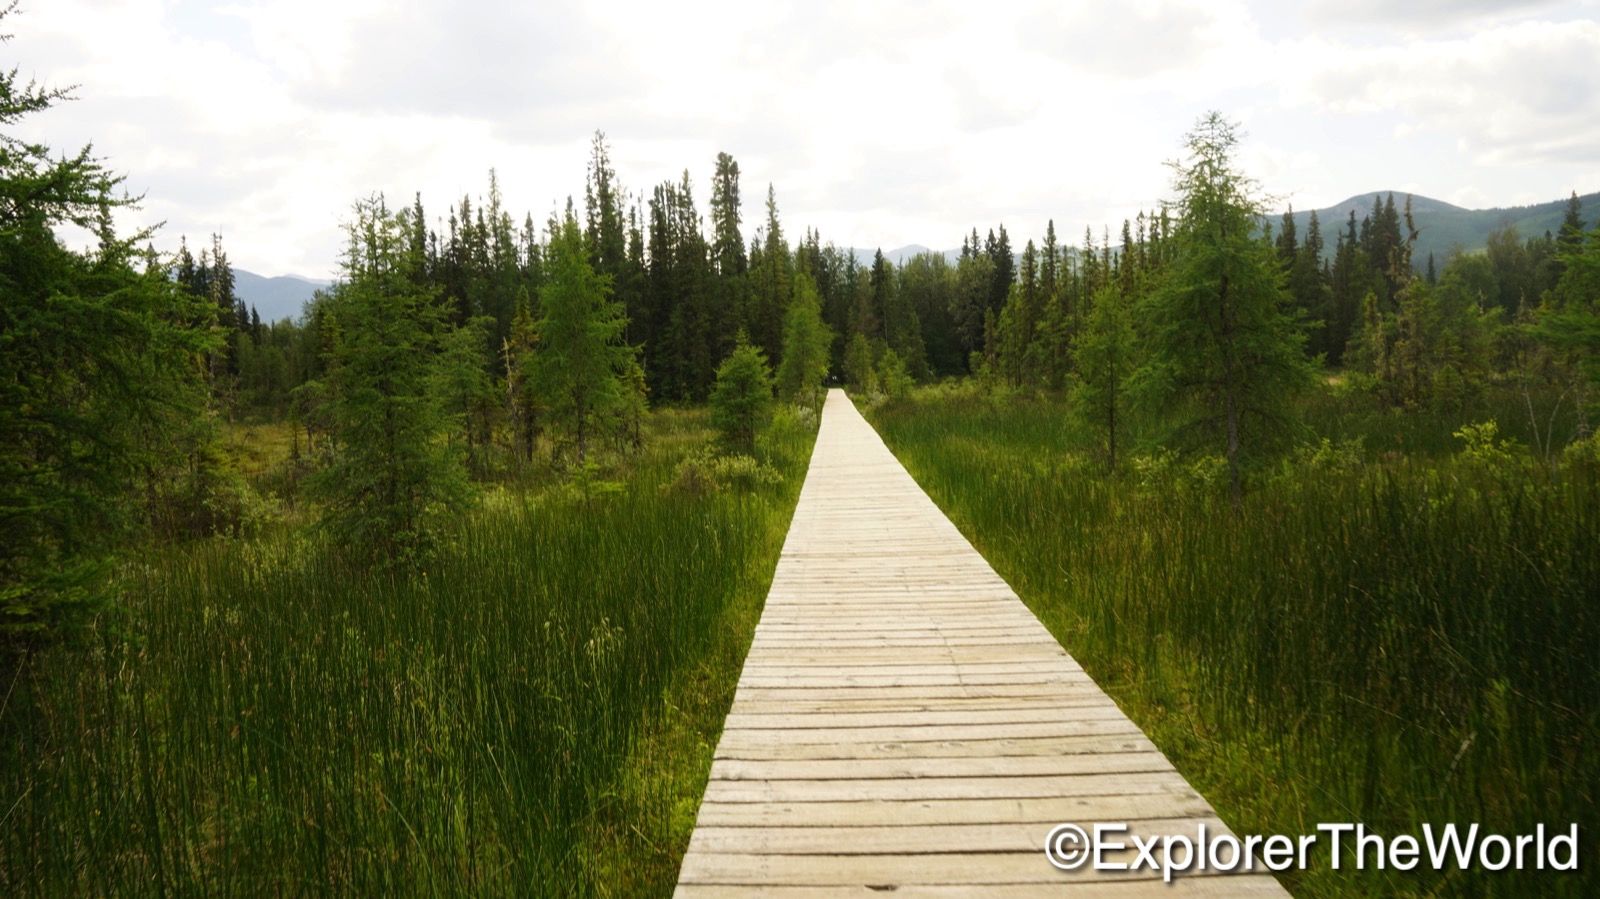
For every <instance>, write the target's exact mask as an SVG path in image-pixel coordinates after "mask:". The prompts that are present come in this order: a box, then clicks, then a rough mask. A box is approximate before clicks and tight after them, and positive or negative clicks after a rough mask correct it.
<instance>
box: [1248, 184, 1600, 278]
mask: <svg viewBox="0 0 1600 899" xmlns="http://www.w3.org/2000/svg"><path fill="white" fill-rule="evenodd" d="M1389 193H1390V191H1377V192H1375V193H1370V194H1361V195H1359V196H1354V197H1351V198H1350V199H1348V200H1345V201H1344V202H1343V203H1339V204H1337V205H1335V206H1330V207H1328V208H1327V209H1318V210H1317V224H1318V225H1320V226H1321V228H1322V240H1323V243H1324V245H1325V247H1326V248H1325V250H1324V252H1325V254H1326V255H1327V256H1328V258H1330V259H1331V258H1332V257H1333V250H1334V246H1335V244H1336V237H1337V234H1338V232H1339V231H1341V230H1343V229H1344V228H1345V226H1346V224H1347V223H1348V221H1349V218H1350V213H1351V212H1354V213H1355V214H1356V227H1357V229H1359V228H1360V227H1361V219H1362V218H1363V217H1365V216H1368V215H1371V214H1372V204H1373V201H1374V200H1381V199H1382V198H1385V197H1387V196H1388V195H1389ZM1393 193H1394V206H1395V209H1396V210H1398V211H1399V212H1400V213H1401V215H1404V214H1405V206H1406V194H1405V192H1404V191H1398V190H1397V191H1394V192H1393ZM1578 201H1579V202H1580V203H1582V204H1583V209H1584V216H1583V217H1584V219H1585V220H1587V221H1590V222H1593V221H1594V220H1595V219H1596V218H1597V217H1600V216H1597V213H1600V193H1593V194H1589V195H1587V196H1582V197H1579V198H1578ZM1566 212H1567V199H1566V198H1565V197H1563V198H1562V199H1559V200H1551V201H1550V202H1548V203H1540V204H1538V205H1536V206H1512V207H1508V208H1504V209H1463V208H1461V207H1460V206H1453V205H1451V204H1449V203H1446V202H1444V201H1443V200H1434V199H1431V198H1429V197H1424V196H1419V195H1417V194H1412V195H1411V217H1412V219H1413V220H1414V221H1415V222H1416V226H1417V232H1418V234H1417V243H1416V246H1415V247H1413V248H1412V251H1411V260H1412V262H1413V263H1414V264H1415V265H1416V266H1417V268H1422V267H1424V266H1426V265H1427V264H1428V254H1429V253H1432V254H1434V259H1435V261H1436V262H1437V263H1438V264H1439V265H1441V266H1442V265H1444V261H1445V259H1447V258H1448V257H1449V256H1450V254H1451V253H1452V252H1454V251H1456V250H1460V251H1462V252H1466V253H1471V252H1475V251H1477V250H1481V249H1483V248H1484V247H1486V246H1488V245H1489V232H1491V231H1493V230H1495V229H1496V228H1499V227H1501V226H1503V225H1507V224H1511V225H1515V226H1516V228H1517V231H1518V233H1520V234H1521V235H1522V237H1523V239H1524V240H1526V239H1527V238H1529V237H1537V236H1539V235H1541V234H1543V233H1544V232H1546V231H1549V232H1550V233H1551V234H1554V233H1556V231H1558V230H1560V228H1561V219H1562V217H1563V216H1564V215H1566ZM1310 221H1311V212H1310V211H1309V210H1307V211H1304V212H1302V211H1300V210H1296V211H1295V214H1294V223H1295V233H1296V234H1298V235H1299V236H1300V237H1301V239H1304V237H1305V233H1306V225H1307V223H1308V222H1310ZM1282 223H1283V216H1282V214H1281V213H1280V214H1278V215H1276V216H1273V218H1272V229H1273V232H1274V233H1276V232H1277V230H1278V229H1279V228H1281V227H1282ZM1402 227H1404V226H1403V225H1402Z"/></svg>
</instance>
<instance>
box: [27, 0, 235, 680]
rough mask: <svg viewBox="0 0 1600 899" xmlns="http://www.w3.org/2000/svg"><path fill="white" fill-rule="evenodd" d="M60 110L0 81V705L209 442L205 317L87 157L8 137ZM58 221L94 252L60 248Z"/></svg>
mask: <svg viewBox="0 0 1600 899" xmlns="http://www.w3.org/2000/svg"><path fill="white" fill-rule="evenodd" d="M14 10H15V5H14V4H12V5H5V6H0V20H3V19H4V18H5V17H6V16H7V15H9V14H11V13H12V12H13V11H14ZM66 99H70V95H69V93H68V91H66V90H61V89H51V88H43V87H40V86H38V85H37V84H36V83H34V82H31V81H30V82H27V83H23V82H21V81H19V79H18V73H17V70H16V69H14V68H13V69H11V70H10V71H0V298H3V301H0V695H3V696H14V695H15V694H13V693H12V692H11V686H12V683H11V678H12V677H13V676H14V675H15V674H17V673H18V672H19V668H18V666H17V664H16V661H17V660H16V658H15V655H16V654H19V653H26V652H27V651H28V650H30V649H31V648H32V647H34V646H37V645H39V644H41V643H43V642H47V641H49V640H52V639H55V638H58V637H63V638H64V637H70V636H72V635H74V634H77V633H80V632H81V631H80V626H81V625H82V624H83V623H84V622H86V621H87V620H88V618H89V616H90V615H91V614H92V613H93V612H94V611H95V610H96V609H97V608H99V607H100V606H101V605H102V604H103V603H104V602H105V601H107V600H108V599H109V598H110V597H109V593H108V592H107V591H106V590H105V589H104V588H103V582H102V580H101V579H100V578H99V576H98V575H99V574H100V573H101V572H102V571H103V570H104V569H103V568H102V566H101V564H100V562H101V559H102V558H103V553H105V552H106V551H107V550H109V549H110V547H111V546H112V545H114V543H115V542H116V541H117V540H118V539H119V538H121V537H124V536H127V535H128V534H129V533H131V532H132V531H133V529H134V528H136V527H138V526H140V525H141V524H145V523H147V522H148V512H149V509H148V506H147V505H146V503H145V501H146V500H147V499H148V498H149V490H150V488H151V486H152V484H153V483H154V482H155V481H156V480H157V479H158V478H161V477H162V476H163V474H164V471H165V469H167V468H168V467H170V466H171V465H172V464H173V460H175V459H176V460H181V461H179V463H178V464H179V465H183V464H186V463H187V462H188V461H189V459H190V458H194V457H195V456H196V455H197V454H198V452H199V451H202V450H204V449H205V448H206V443H207V440H208V438H209V437H210V436H211V433H212V432H211V428H210V426H211V422H210V420H209V418H208V416H207V413H206V409H205V406H206V385H205V381H204V377H203V369H202V367H201V360H202V359H203V357H204V356H205V354H207V353H209V352H211V351H212V350H214V349H215V348H216V347H217V346H219V340H218V337H219V335H218V334H217V333H216V332H215V330H214V329H213V326H214V323H215V321H216V314H215V311H214V310H213V309H212V308H209V307H208V306H207V305H206V304H205V303H204V302H203V301H202V300H200V299H199V298H197V297H196V296H195V295H193V294H192V293H190V292H189V291H188V290H186V289H184V288H182V287H180V285H179V284H178V283H177V282H176V281H174V279H173V277H172V271H171V269H170V268H169V266H168V265H166V264H165V263H164V262H163V261H161V260H160V259H158V258H156V257H155V256H154V254H153V253H148V252H142V251H141V250H140V249H139V247H141V246H144V245H147V242H148V240H149V238H150V236H151V232H150V231H148V230H146V231H140V232H136V233H133V234H131V235H126V236H119V235H118V234H117V233H116V230H115V228H114V227H113V223H112V213H113V212H114V211H116V210H119V209H127V208H133V206H134V203H133V201H132V200H130V199H128V198H127V197H126V195H125V194H123V193H122V190H121V185H122V178H120V177H118V176H116V175H113V174H112V173H111V172H110V171H109V170H108V169H107V168H106V167H105V166H104V164H103V163H102V161H101V160H100V159H97V158H95V157H94V156H93V155H92V153H91V151H90V148H89V147H87V146H85V147H84V148H83V149H81V150H78V151H77V152H73V153H60V154H58V153H56V152H54V151H52V150H51V148H50V147H49V146H48V145H47V144H46V143H45V142H44V141H43V139H42V138H38V137H26V138H25V137H21V136H18V135H17V134H16V133H15V132H14V130H13V129H14V128H15V127H16V126H17V125H18V124H19V123H21V122H23V121H24V120H25V119H26V118H27V117H29V116H31V115H32V114H34V113H38V112H44V111H46V110H48V109H49V108H51V107H52V106H54V105H55V104H56V103H58V102H59V101H62V100H66ZM35 133H37V132H35ZM66 225H77V226H78V227H80V228H84V229H86V230H88V231H89V232H90V233H91V234H93V235H94V237H95V239H96V241H97V246H96V247H95V248H94V249H93V250H90V251H88V252H87V253H77V252H73V251H70V250H68V249H66V247H65V246H64V244H63V242H62V241H61V240H59V239H58V238H57V237H56V234H55V231H56V229H57V228H60V227H62V226H66Z"/></svg>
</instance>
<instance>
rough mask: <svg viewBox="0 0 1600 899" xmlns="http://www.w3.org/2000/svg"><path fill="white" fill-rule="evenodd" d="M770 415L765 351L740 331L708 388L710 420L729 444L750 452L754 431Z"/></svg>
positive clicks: (770, 381)
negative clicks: (715, 378)
mask: <svg viewBox="0 0 1600 899" xmlns="http://www.w3.org/2000/svg"><path fill="white" fill-rule="evenodd" d="M771 417H772V368H771V366H769V365H767V355H766V354H765V353H763V352H761V350H760V349H759V348H758V347H755V346H752V345H751V344H750V343H749V341H748V340H746V339H745V335H744V332H742V331H741V332H740V333H739V335H738V340H737V341H736V343H735V346H734V350H733V352H732V353H731V354H729V356H728V358H727V359H725V360H723V362H722V364H721V365H720V366H718V367H717V380H716V384H715V386H713V387H712V389H711V424H712V426H714V427H715V428H716V429H717V431H718V432H719V433H720V434H721V435H722V439H723V441H724V442H725V443H726V444H727V445H728V446H729V447H731V448H733V449H735V450H738V451H740V452H744V453H753V452H755V448H756V433H757V432H758V431H760V430H761V429H762V428H763V427H765V426H766V423H767V421H768V420H770V419H771Z"/></svg>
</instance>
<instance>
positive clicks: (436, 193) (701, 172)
mask: <svg viewBox="0 0 1600 899" xmlns="http://www.w3.org/2000/svg"><path fill="white" fill-rule="evenodd" d="M1265 3H1266V0H1223V2H1203V0H1130V2H1126V3H1122V4H1103V3H1090V2H1085V0H1080V2H1071V0H1069V2H1064V3H1063V2H1051V0H1016V2H1010V0H991V2H988V3H983V4H975V3H971V2H964V3H962V2H954V0H941V2H938V3H934V4H925V3H912V2H908V0H897V2H893V3H872V4H861V3H853V2H844V0H829V2H823V3H817V2H811V3H803V4H802V3H800V2H798V0H790V2H777V3H766V4H762V3H748V2H733V0H717V2H715V3H711V4H697V5H696V6H695V7H694V8H693V9H685V8H683V7H682V6H681V5H673V4H661V3H622V4H618V3H611V4H605V5H594V4H589V5H583V6H574V5H571V4H567V5H565V6H560V5H555V4H535V5H529V4H523V3H511V2H495V3H489V4H478V3H473V4H461V3H447V2H444V0H341V2H337V3H328V2H326V0H232V2H230V3H226V4H213V5H206V4H205V3H203V2H196V0H96V2H92V3H91V2H90V0H51V2H50V3H48V4H41V5H40V8H39V9H38V10H34V11H29V12H28V13H26V14H24V15H20V16H17V17H15V18H14V19H8V20H7V22H6V25H7V26H8V29H7V30H10V31H13V32H15V33H16V34H17V38H16V40H15V41H13V42H12V43H10V44H8V45H6V46H7V48H8V50H10V51H12V52H13V53H14V54H16V58H17V59H18V61H19V62H20V63H21V65H22V69H23V72H24V73H28V72H32V71H37V72H38V74H39V76H40V78H41V79H42V80H45V81H47V82H51V83H74V82H75V83H79V84H81V85H82V86H81V88H80V90H79V91H78V95H79V96H80V97H81V98H82V99H81V100H80V101H79V102H76V103H72V104H67V105H65V106H63V107H62V108H60V109H58V110H53V111H52V112H51V113H49V114H48V116H42V117H39V121H38V123H37V124H34V123H29V125H28V126H27V127H28V128H30V129H33V130H31V131H27V132H26V133H28V134H29V136H39V137H44V138H45V139H47V140H48V142H49V143H50V144H51V145H52V146H54V147H56V148H57V149H63V150H65V149H75V148H76V147H78V146H81V145H82V144H84V143H86V142H89V141H91V140H92V141H94V143H95V146H96V148H97V150H98V151H100V152H102V153H103V154H105V155H107V156H108V157H109V159H110V163H111V164H112V166H113V167H114V168H116V169H117V170H120V171H127V172H128V173H129V186H130V188H132V189H133V190H135V191H136V192H137V191H144V192H146V193H147V200H146V209H145V211H144V213H142V217H141V218H140V219H139V221H142V222H153V221H156V220H160V219H165V220H167V221H168V225H167V228H166V229H165V231H164V234H165V235H166V243H167V244H169V245H174V246H175V245H176V242H177V236H178V235H179V234H183V233H187V234H189V235H190V237H191V238H192V239H198V238H203V237H204V235H206V234H209V233H210V232H211V231H221V232H222V234H223V236H224V240H225V242H226V245H227V246H228V248H229V252H230V254H231V255H232V257H233V258H234V260H235V262H236V263H237V264H240V265H242V266H244V267H247V268H251V269H252V270H260V271H262V272H264V273H267V274H272V273H275V272H279V271H291V270H293V271H300V272H303V273H306V274H313V275H316V274H326V273H327V272H328V270H329V269H330V268H332V267H333V266H334V265H335V264H336V260H337V257H338V251H339V245H340V240H339V234H338V222H339V220H340V218H341V217H342V216H343V215H345V214H346V212H347V210H348V209H349V206H350V203H351V202H352V200H354V199H355V198H356V197H358V196H364V195H366V194H368V193H370V192H375V191H383V192H385V193H387V194H388V195H389V196H390V197H391V198H392V199H394V200H395V201H396V202H409V200H410V197H411V194H412V193H413V192H414V191H418V190H420V191H422V193H423V196H424V200H425V202H426V204H427V207H428V210H429V213H430V215H442V214H444V212H445V211H446V207H447V206H448V205H451V204H454V203H456V202H458V201H459V200H460V198H461V197H462V196H463V195H468V194H470V195H471V196H473V197H477V196H478V195H480V194H482V193H483V192H484V190H485V189H486V185H487V171H488V169H489V168H490V167H491V166H493V167H496V168H497V170H498V173H499V178H500V183H501V187H502V190H503V193H504V195H505V197H506V201H507V203H508V205H509V206H510V208H511V209H512V211H513V214H514V215H517V216H518V217H519V218H520V216H521V214H522V212H523V211H524V210H531V211H532V213H533V216H534V218H535V220H536V221H541V222H542V221H543V219H544V218H545V215H546V214H547V213H548V212H549V210H550V209H551V208H552V207H557V206H560V205H562V204H563V203H564V201H565V198H566V197H567V196H568V195H572V196H574V197H575V198H578V199H579V200H580V201H581V194H582V190H583V178H584V171H585V162H586V160H587V156H588V144H589V138H590V135H591V134H592V133H593V131H594V130H595V129H597V128H598V129H603V130H604V131H605V132H606V134H607V135H608V138H609V140H610V144H611V148H612V159H613V162H614V163H615V165H616V167H617V169H618V172H619V174H620V176H621V180H622V182H623V185H624V186H625V187H626V188H627V189H628V190H630V191H632V192H634V193H635V194H646V195H647V194H648V192H649V191H650V189H651V188H652V187H653V186H654V185H655V184H657V183H659V182H660V181H662V180H668V179H670V180H672V181H677V180H678V178H679V177H680V176H681V174H682V172H683V170H684V169H686V168H687V169H688V170H689V171H690V174H691V177H692V179H693V180H694V183H695V187H696V194H697V197H698V200H699V202H700V204H701V207H702V209H704V207H705V205H706V202H707V199H708V196H707V191H708V182H709V177H710V173H711V170H712V165H713V160H714V158H715V155H716V153H717V152H718V151H727V152H729V153H731V154H733V156H734V157H735V158H736V159H738V161H739V164H740V168H741V170H742V172H743V177H744V184H743V194H744V197H745V222H746V228H745V230H746V235H747V236H748V235H749V234H751V233H753V232H754V229H755V225H756V224H758V223H759V222H760V221H761V220H762V218H763V217H764V214H763V210H762V203H763V201H764V199H765V194H766V186H767V184H768V183H769V182H771V183H774V184H775V185H776V187H777V194H778V202H779V206H780V208H781V210H782V212H783V217H784V224H785V228H786V231H787V232H788V233H789V234H790V235H791V236H793V237H798V236H799V235H800V234H801V233H803V231H804V229H805V228H806V227H807V226H813V227H817V228H819V229H821V231H822V235H823V239H824V240H834V241H836V242H837V243H839V244H841V245H845V244H855V245H858V246H874V245H878V244H881V245H883V246H885V247H890V246H896V245H901V244H905V243H913V242H915V243H923V244H927V245H930V246H953V245H955V244H956V243H957V242H958V241H959V239H960V236H961V235H962V234H963V233H965V232H966V231H967V230H968V229H970V228H971V227H972V226H974V225H977V226H979V227H980V230H983V231H987V230H988V228H989V227H991V226H992V225H994V224H996V223H998V222H999V221H1002V220H1003V221H1005V222H1006V223H1007V226H1008V229H1009V230H1010V231H1011V232H1012V234H1013V236H1014V238H1015V240H1016V242H1017V244H1018V245H1019V246H1020V245H1021V244H1022V243H1023V242H1025V241H1026V239H1027V238H1028V237H1029V236H1035V237H1037V236H1038V235H1039V234H1041V233H1042V232H1043V228H1044V223H1045V221H1046V220H1047V219H1049V218H1054V219H1055V221H1056V225H1057V230H1058V232H1059V233H1060V234H1062V235H1063V238H1064V239H1068V240H1071V241H1074V242H1075V241H1076V240H1077V239H1078V237H1079V236H1081V233H1082V231H1083V228H1084V226H1085V225H1091V226H1092V227H1093V228H1094V230H1095V232H1096V233H1097V234H1098V233H1099V230H1100V228H1101V226H1102V225H1109V226H1110V227H1111V228H1112V230H1113V231H1115V230H1116V228H1117V227H1118V226H1119V225H1120V223H1121V219H1122V218H1124V217H1131V216H1132V215H1134V214H1136V213H1137V212H1138V211H1139V210H1140V209H1149V208H1150V207H1151V206H1153V205H1154V204H1155V203H1156V202H1157V201H1158V200H1160V199H1161V198H1162V197H1164V196H1167V195H1168V194H1169V172H1168V171H1167V169H1166V168H1165V167H1163V166H1162V164H1161V163H1162V162H1163V161H1164V160H1166V159H1170V158H1172V157H1174V156H1176V155H1177V153H1178V150H1179V144H1180V141H1181V137H1182V134H1183V132H1184V131H1185V130H1187V128H1188V127H1189V126H1190V125H1191V124H1192V123H1193V122H1194V120H1195V119H1196V117H1197V116H1199V115H1200V114H1201V113H1203V112H1205V111H1206V110H1208V109H1213V108H1215V109H1220V110H1222V111H1223V112H1224V113H1225V114H1227V115H1229V116H1230V117H1233V118H1236V119H1241V120H1242V121H1243V122H1244V123H1245V126H1246V131H1247V132H1249V133H1250V137H1249V139H1248V140H1247V141H1246V143H1245V145H1244V148H1243V150H1244V156H1243V161H1244V163H1245V164H1246V167H1247V170H1248V171H1250V173H1251V174H1253V175H1254V176H1255V177H1257V178H1258V179H1259V180H1260V181H1261V182H1262V184H1263V187H1264V188H1265V189H1267V190H1268V191H1269V192H1275V193H1284V194H1289V193H1293V194H1295V197H1294V199H1295V204H1296V206H1297V207H1298V206H1304V205H1306V199H1304V197H1306V196H1308V195H1313V196H1318V197H1323V196H1325V197H1326V199H1327V201H1328V202H1333V201H1337V200H1340V199H1343V198H1344V197H1345V196H1348V195H1350V194H1354V193H1359V192H1363V191H1367V190H1372V189H1378V188H1387V187H1391V186H1394V185H1397V184H1407V183H1417V184H1420V185H1422V186H1423V187H1431V189H1432V190H1433V191H1434V194H1433V195H1438V196H1446V197H1466V196H1471V197H1483V198H1484V199H1485V202H1491V203H1493V204H1495V205H1502V204H1504V203H1506V202H1510V201H1512V200H1513V199H1514V198H1520V197H1521V196H1523V195H1524V194H1528V193H1531V194H1532V195H1534V196H1535V197H1543V196H1545V195H1547V194H1548V195H1549V196H1551V197H1555V196H1564V195H1565V194H1566V192H1567V190H1569V189H1573V188H1576V189H1578V190H1580V192H1582V191H1587V190H1594V189H1600V182H1597V181H1596V179H1597V178H1600V151H1596V150H1595V149H1594V148H1595V147H1600V80H1597V79H1600V75H1597V72H1600V70H1597V69H1596V67H1595V66H1594V65H1593V60H1594V59H1595V58H1600V25H1597V24H1596V22H1595V21H1594V18H1595V17H1594V16H1593V14H1592V13H1593V10H1594V9H1595V8H1596V2H1595V0H1564V2H1551V3H1542V4H1541V3H1533V4H1524V3H1496V2H1487V0H1483V2H1478V0H1467V2H1460V3H1457V2H1449V3H1446V2H1443V0H1428V2H1425V3H1423V4H1421V5H1420V6H1419V5H1417V4H1409V5H1396V4H1389V3H1382V4H1380V3H1377V2H1376V0H1340V3H1339V4H1322V3H1315V2H1314V3H1311V4H1309V5H1303V6H1301V7H1298V8H1296V9H1289V10H1287V11H1286V10H1284V9H1283V8H1282V7H1281V6H1278V5H1273V6H1270V7H1269V6H1267V5H1265ZM1252 4H1254V5H1252ZM1335 6H1337V8H1335ZM1417 10H1422V12H1420V13H1419V12H1417ZM1263 22H1266V25H1263V24H1262V23H1263ZM1308 22H1310V23H1313V24H1315V25H1317V27H1316V29H1315V33H1312V31H1309V30H1307V28H1306V27H1305V24H1306V23H1308ZM1284 23H1290V26H1284V27H1288V30H1287V31H1286V32H1284V33H1278V32H1279V30H1280V26H1283V25H1284ZM1485 23H1493V24H1495V25H1496V27H1494V28H1490V27H1489V25H1488V24H1485ZM1433 25H1437V26H1438V28H1439V29H1444V28H1446V27H1447V26H1448V29H1449V30H1445V31H1438V30H1437V29H1435V31H1434V32H1432V33H1422V34H1420V35H1414V36H1412V37H1406V36H1405V35H1407V34H1410V32H1411V31H1416V30H1419V29H1420V30H1423V31H1424V32H1427V29H1429V28H1430V27H1432V26H1433ZM1574 181H1576V183H1574Z"/></svg>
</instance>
